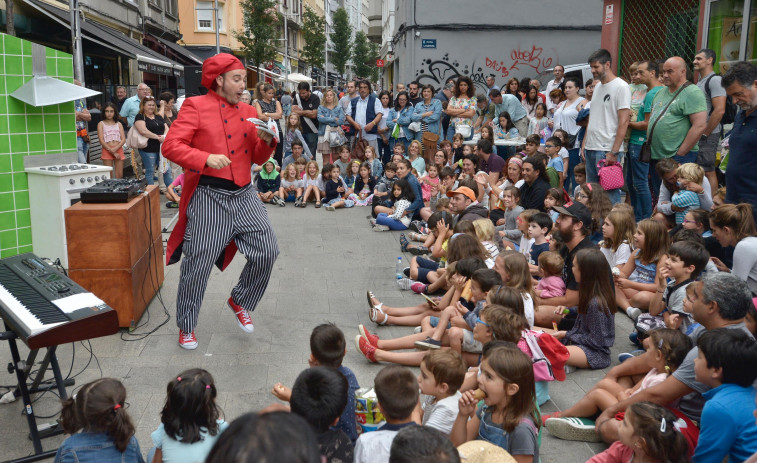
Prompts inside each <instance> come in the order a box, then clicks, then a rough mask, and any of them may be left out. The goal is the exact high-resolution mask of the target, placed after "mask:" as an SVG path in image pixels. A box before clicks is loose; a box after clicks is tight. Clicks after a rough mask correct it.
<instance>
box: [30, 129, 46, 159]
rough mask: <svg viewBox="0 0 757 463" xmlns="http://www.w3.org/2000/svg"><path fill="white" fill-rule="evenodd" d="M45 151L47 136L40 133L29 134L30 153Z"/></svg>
mask: <svg viewBox="0 0 757 463" xmlns="http://www.w3.org/2000/svg"><path fill="white" fill-rule="evenodd" d="M44 151H45V137H44V136H42V134H39V133H30V134H29V154H35V153H36V154H40V153H43V152H44Z"/></svg>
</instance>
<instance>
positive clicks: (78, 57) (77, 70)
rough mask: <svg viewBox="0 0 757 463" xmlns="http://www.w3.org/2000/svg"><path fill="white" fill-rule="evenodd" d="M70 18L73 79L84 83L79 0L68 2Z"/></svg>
mask: <svg viewBox="0 0 757 463" xmlns="http://www.w3.org/2000/svg"><path fill="white" fill-rule="evenodd" d="M69 5H70V6H69V9H70V11H69V14H70V18H71V48H72V50H73V55H74V56H73V57H74V79H76V80H78V81H79V82H81V84H82V86H83V85H84V63H83V57H82V50H81V18H80V17H79V0H71V3H70V4H69Z"/></svg>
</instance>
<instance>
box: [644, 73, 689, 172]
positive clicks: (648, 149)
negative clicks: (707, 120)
mask: <svg viewBox="0 0 757 463" xmlns="http://www.w3.org/2000/svg"><path fill="white" fill-rule="evenodd" d="M689 85H691V82H686V83H685V84H683V85H681V88H679V89H678V91H677V92H676V93H675V95H673V98H671V99H670V101H668V104H666V105H665V108H664V109H663V110H662V112H661V113H660V115H659V116H658V117H657V119H655V121H654V124H652V128H651V129H650V130H649V136H648V137H647V141H645V142H644V144H643V145H641V153H640V154H639V161H640V162H646V163H649V162H650V161H651V160H652V136H653V135H654V128H655V127H656V126H657V122H658V121H659V120H660V119H662V116H664V115H665V112H667V110H668V108H669V107H670V105H671V104H672V103H673V102H674V101H675V100H676V97H677V96H678V94H679V93H681V91H682V90H683V89H684V88H686V87H688V86H689Z"/></svg>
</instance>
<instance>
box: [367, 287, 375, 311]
mask: <svg viewBox="0 0 757 463" xmlns="http://www.w3.org/2000/svg"><path fill="white" fill-rule="evenodd" d="M365 297H366V298H367V299H368V308H369V309H372V308H373V307H374V306H373V299H376V295H375V294H373V291H370V290H368V291H366V292H365Z"/></svg>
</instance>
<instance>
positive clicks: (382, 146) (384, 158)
mask: <svg viewBox="0 0 757 463" xmlns="http://www.w3.org/2000/svg"><path fill="white" fill-rule="evenodd" d="M377 141H378V147H379V152H378V159H379V160H380V161H381V164H384V165H385V164H386V163H388V162H389V161H391V160H392V148H394V144H393V143H392V139H391V138H390V139H389V143H384V139H383V138H381V137H378V140H377Z"/></svg>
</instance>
